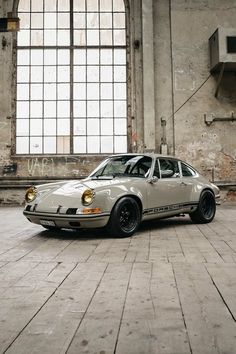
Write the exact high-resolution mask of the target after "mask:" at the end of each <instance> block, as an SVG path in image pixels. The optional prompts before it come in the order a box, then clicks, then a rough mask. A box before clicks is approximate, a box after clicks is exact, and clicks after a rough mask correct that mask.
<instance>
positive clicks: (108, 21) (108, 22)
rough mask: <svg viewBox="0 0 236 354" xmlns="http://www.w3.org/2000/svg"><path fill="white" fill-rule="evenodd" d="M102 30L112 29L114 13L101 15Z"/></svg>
mask: <svg viewBox="0 0 236 354" xmlns="http://www.w3.org/2000/svg"><path fill="white" fill-rule="evenodd" d="M100 28H112V13H109V12H108V13H100Z"/></svg>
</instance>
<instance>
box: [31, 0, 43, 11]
mask: <svg viewBox="0 0 236 354" xmlns="http://www.w3.org/2000/svg"><path fill="white" fill-rule="evenodd" d="M31 11H32V12H43V0H37V1H31Z"/></svg>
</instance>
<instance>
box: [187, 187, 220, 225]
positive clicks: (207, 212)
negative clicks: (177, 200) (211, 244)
mask: <svg viewBox="0 0 236 354" xmlns="http://www.w3.org/2000/svg"><path fill="white" fill-rule="evenodd" d="M215 212H216V202H215V196H214V194H213V193H212V192H211V191H209V190H206V191H203V192H202V194H201V196H200V199H199V203H198V207H197V210H195V211H194V212H193V213H191V214H189V216H190V218H191V220H192V221H193V222H195V223H198V224H206V223H208V222H211V221H212V220H213V219H214V216H215Z"/></svg>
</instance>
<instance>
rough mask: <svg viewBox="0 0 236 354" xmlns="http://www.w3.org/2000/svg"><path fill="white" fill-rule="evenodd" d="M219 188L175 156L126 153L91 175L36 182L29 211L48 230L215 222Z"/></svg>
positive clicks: (116, 231) (125, 229)
mask: <svg viewBox="0 0 236 354" xmlns="http://www.w3.org/2000/svg"><path fill="white" fill-rule="evenodd" d="M219 196H220V195H219V189H218V187H217V186H215V185H214V184H212V183H210V182H208V181H207V180H206V179H205V178H204V177H202V176H201V175H200V174H199V173H198V172H197V171H196V170H195V169H194V168H193V167H191V166H190V165H188V164H187V163H185V162H183V161H181V160H179V159H177V158H174V157H170V156H163V155H156V154H123V155H114V156H111V157H108V158H107V159H105V160H104V161H103V162H102V163H101V164H100V165H99V166H98V167H97V168H96V169H95V170H94V171H93V172H92V173H91V174H90V175H89V176H88V177H87V178H85V179H83V180H73V181H63V182H55V183H48V184H43V185H39V186H37V187H30V188H29V189H28V190H27V191H26V195H25V199H26V206H25V209H24V215H25V216H26V217H27V219H28V220H29V221H31V222H33V223H36V224H39V225H42V226H43V227H45V228H46V229H61V228H66V229H68V228H70V229H80V228H98V227H104V226H106V227H107V229H108V230H109V232H110V234H111V235H113V236H117V237H126V236H131V235H132V234H133V233H134V232H135V231H136V230H137V229H138V227H139V224H140V222H141V221H142V220H148V219H153V218H166V217H171V216H177V215H180V214H183V213H185V214H189V216H190V218H191V220H192V221H193V222H195V223H209V222H211V221H212V220H213V218H214V216H215V211H216V200H217V199H218V198H219Z"/></svg>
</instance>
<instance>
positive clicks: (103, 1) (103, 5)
mask: <svg viewBox="0 0 236 354" xmlns="http://www.w3.org/2000/svg"><path fill="white" fill-rule="evenodd" d="M100 10H101V11H110V12H111V11H112V0H100Z"/></svg>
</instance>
